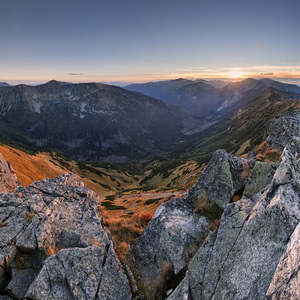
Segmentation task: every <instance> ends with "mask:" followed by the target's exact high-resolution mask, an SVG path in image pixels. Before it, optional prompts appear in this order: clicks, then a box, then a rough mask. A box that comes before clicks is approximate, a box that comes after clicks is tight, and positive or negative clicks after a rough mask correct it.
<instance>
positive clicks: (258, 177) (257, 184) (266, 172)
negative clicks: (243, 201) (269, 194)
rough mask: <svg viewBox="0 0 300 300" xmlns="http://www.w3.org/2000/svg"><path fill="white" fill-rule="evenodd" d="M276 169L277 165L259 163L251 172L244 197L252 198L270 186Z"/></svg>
mask: <svg viewBox="0 0 300 300" xmlns="http://www.w3.org/2000/svg"><path fill="white" fill-rule="evenodd" d="M276 168H277V165H276V164H273V163H266V162H260V161H257V162H256V163H255V165H254V168H253V169H252V171H251V174H250V177H249V179H248V181H247V184H246V186H245V190H244V193H243V195H244V196H245V197H250V198H251V197H252V196H253V195H255V194H256V193H258V192H259V191H260V190H261V189H263V188H265V187H266V186H267V185H268V184H270V183H271V181H272V179H273V175H274V173H275V170H276Z"/></svg>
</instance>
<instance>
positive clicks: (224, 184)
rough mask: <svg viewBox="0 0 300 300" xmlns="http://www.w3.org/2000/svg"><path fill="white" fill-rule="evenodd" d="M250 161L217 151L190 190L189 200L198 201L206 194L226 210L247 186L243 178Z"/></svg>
mask: <svg viewBox="0 0 300 300" xmlns="http://www.w3.org/2000/svg"><path fill="white" fill-rule="evenodd" d="M247 164H248V160H246V159H243V158H240V157H236V156H232V155H229V154H228V153H227V152H226V151H225V150H217V151H216V152H215V153H214V155H213V157H212V159H211V160H210V162H209V163H208V165H207V167H206V168H205V170H204V171H203V173H202V174H201V175H200V177H199V179H198V181H197V182H196V184H195V185H194V186H193V187H192V188H191V189H190V190H189V192H188V195H187V199H188V200H190V201H193V202H194V201H196V200H197V198H198V197H199V196H200V195H201V194H203V193H205V194H206V195H207V196H208V198H209V199H210V200H211V201H213V202H215V203H217V204H218V206H219V207H220V208H223V209H224V208H225V207H226V205H227V204H228V203H229V202H230V200H231V198H232V196H233V195H234V193H235V192H237V191H239V190H241V189H242V188H243V186H244V184H245V177H244V176H243V174H244V171H245V166H246V165H247Z"/></svg>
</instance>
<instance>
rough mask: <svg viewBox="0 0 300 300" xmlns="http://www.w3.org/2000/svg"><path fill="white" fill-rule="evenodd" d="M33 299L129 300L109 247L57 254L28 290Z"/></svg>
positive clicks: (46, 264) (118, 263)
mask: <svg viewBox="0 0 300 300" xmlns="http://www.w3.org/2000/svg"><path fill="white" fill-rule="evenodd" d="M26 297H30V298H32V299H53V300H54V299H66V300H67V299H70V300H72V299H99V300H100V299H131V290H130V286H129V284H128V281H127V277H126V275H125V273H124V271H123V269H122V266H121V264H120V262H119V261H118V259H117V258H116V254H115V252H114V251H113V249H112V246H106V245H105V244H100V245H99V246H90V247H87V248H73V249H66V250H61V251H59V252H58V253H57V254H56V255H53V256H51V257H49V258H48V259H47V260H46V261H45V263H44V266H43V268H42V270H41V272H40V273H39V275H38V276H37V278H36V280H35V281H34V283H33V284H32V285H31V287H30V289H29V290H28V292H27V294H26Z"/></svg>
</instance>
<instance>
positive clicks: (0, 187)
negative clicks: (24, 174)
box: [0, 153, 20, 193]
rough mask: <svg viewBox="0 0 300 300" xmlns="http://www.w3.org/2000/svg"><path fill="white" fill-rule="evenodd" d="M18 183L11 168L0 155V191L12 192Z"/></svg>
mask: <svg viewBox="0 0 300 300" xmlns="http://www.w3.org/2000/svg"><path fill="white" fill-rule="evenodd" d="M19 185H20V183H19V181H18V178H17V175H16V173H15V171H14V170H13V168H12V166H11V165H10V163H9V162H8V161H6V160H5V159H4V158H3V156H2V154H1V153H0V191H1V192H5V193H11V192H13V191H14V190H15V189H16V188H17V186H19Z"/></svg>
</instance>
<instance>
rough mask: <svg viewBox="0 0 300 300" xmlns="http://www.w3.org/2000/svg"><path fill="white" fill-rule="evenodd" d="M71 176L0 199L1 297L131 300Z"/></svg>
mask: <svg viewBox="0 0 300 300" xmlns="http://www.w3.org/2000/svg"><path fill="white" fill-rule="evenodd" d="M99 205H100V200H99V197H98V196H97V195H96V194H95V193H94V192H92V191H90V190H89V189H88V188H86V187H84V186H83V183H82V182H81V181H80V180H79V179H78V177H77V176H76V175H74V174H66V175H60V176H59V177H58V178H57V179H51V180H49V179H46V180H44V181H39V182H34V183H33V184H31V185H30V186H29V187H18V188H17V190H16V192H15V193H11V194H10V193H8V194H4V193H2V194H1V195H0V221H1V222H2V223H1V224H2V227H0V292H1V293H2V294H5V295H8V296H11V297H12V298H14V299H23V297H25V295H26V297H29V298H30V299H104V298H106V299H131V289H130V285H129V281H128V279H127V277H126V274H125V272H124V270H123V268H122V266H121V264H120V262H119V260H118V258H117V256H116V254H115V252H114V247H113V241H112V239H111V236H110V234H109V232H108V230H107V228H106V227H105V224H104V221H103V218H102V216H101V212H100V209H99Z"/></svg>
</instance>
